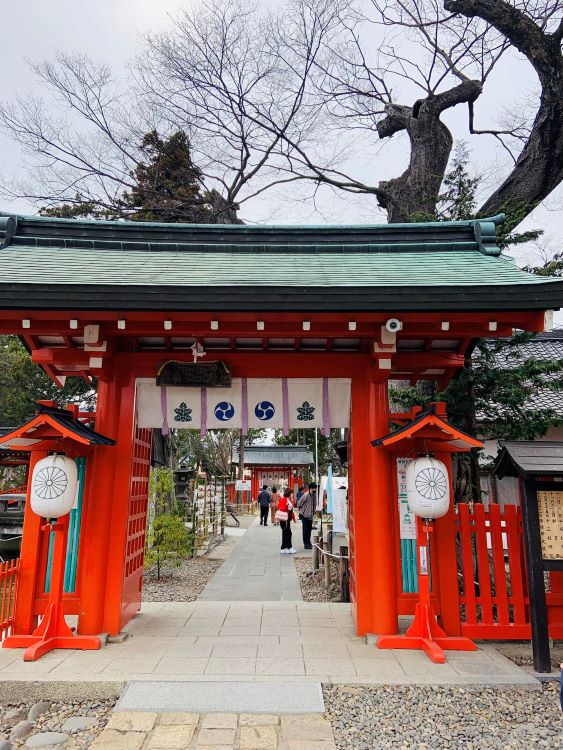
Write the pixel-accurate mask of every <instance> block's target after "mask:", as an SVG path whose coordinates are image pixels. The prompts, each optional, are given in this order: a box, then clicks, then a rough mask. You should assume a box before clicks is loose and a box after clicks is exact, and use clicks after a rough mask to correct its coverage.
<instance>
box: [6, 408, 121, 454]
mask: <svg viewBox="0 0 563 750" xmlns="http://www.w3.org/2000/svg"><path fill="white" fill-rule="evenodd" d="M37 407H38V408H37V412H36V414H35V416H34V417H33V418H32V419H30V420H28V421H27V422H25V423H24V424H23V425H21V426H20V427H16V428H15V429H13V430H11V431H10V432H7V433H5V434H3V435H0V446H2V447H5V448H8V449H10V450H18V451H22V450H32V449H33V448H34V447H35V448H37V447H39V444H41V447H42V448H43V447H45V448H46V449H49V447H55V445H56V444H57V443H58V442H60V441H61V439H67V440H71V441H73V442H76V443H80V444H82V445H115V440H112V439H111V438H108V437H105V436H104V435H100V433H99V432H95V431H94V430H93V429H92V428H91V427H88V425H86V424H84V423H83V422H81V421H79V419H78V415H79V412H78V409H77V408H66V409H61V408H59V407H58V406H56V405H55V404H54V402H38V403H37Z"/></svg>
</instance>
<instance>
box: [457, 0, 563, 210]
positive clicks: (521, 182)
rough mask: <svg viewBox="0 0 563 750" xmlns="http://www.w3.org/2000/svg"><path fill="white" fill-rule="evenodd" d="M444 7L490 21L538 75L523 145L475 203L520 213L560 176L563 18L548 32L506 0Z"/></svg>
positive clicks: (467, 1)
mask: <svg viewBox="0 0 563 750" xmlns="http://www.w3.org/2000/svg"><path fill="white" fill-rule="evenodd" d="M444 8H445V9H446V10H448V11H450V12H453V13H459V14H461V15H463V16H466V17H467V18H472V17H474V16H477V17H479V18H482V19H483V20H484V21H486V22H487V23H489V24H491V25H492V26H494V27H495V28H496V29H498V31H500V32H501V34H504V35H505V36H506V38H507V39H508V40H509V41H510V43H511V44H512V45H513V46H514V47H515V48H516V49H517V50H518V51H519V52H521V53H522V54H523V55H525V56H526V58H527V59H528V61H529V62H530V63H531V65H532V66H533V67H534V70H535V71H536V73H537V75H538V78H539V80H540V84H541V88H542V92H541V98H540V106H539V109H538V113H537V115H536V119H535V121H534V124H533V126H532V130H531V133H530V136H529V138H528V140H527V142H526V145H525V146H524V149H523V150H522V153H521V154H520V156H519V157H518V159H517V161H516V164H515V165H514V169H513V170H512V172H511V173H510V175H509V176H508V177H507V178H506V180H505V181H504V182H503V183H502V185H501V186H500V187H499V188H498V189H497V190H495V192H494V193H493V194H492V195H491V196H490V197H489V198H488V199H487V200H486V201H485V203H484V204H483V205H482V206H481V208H480V209H479V213H480V214H481V215H491V214H494V213H498V212H499V211H501V210H503V209H505V208H508V209H510V208H518V209H524V210H523V211H522V210H521V211H520V218H523V217H524V216H525V215H526V214H528V213H530V211H532V210H533V209H534V207H535V206H536V205H537V204H538V203H539V202H540V201H542V200H543V199H544V198H547V196H548V195H549V194H550V193H551V192H552V191H553V190H554V189H555V188H556V187H557V186H558V185H559V184H560V182H561V181H562V180H563V127H562V126H563V123H562V117H563V60H562V57H561V39H562V37H563V21H562V22H560V24H559V27H558V28H557V30H556V31H555V32H554V33H552V34H550V33H547V32H546V31H544V30H543V29H542V28H540V26H538V24H536V23H535V22H534V20H532V18H530V17H529V16H528V15H526V13H525V12H523V10H521V9H519V8H516V7H514V6H513V5H511V4H510V3H509V2H505V0H444Z"/></svg>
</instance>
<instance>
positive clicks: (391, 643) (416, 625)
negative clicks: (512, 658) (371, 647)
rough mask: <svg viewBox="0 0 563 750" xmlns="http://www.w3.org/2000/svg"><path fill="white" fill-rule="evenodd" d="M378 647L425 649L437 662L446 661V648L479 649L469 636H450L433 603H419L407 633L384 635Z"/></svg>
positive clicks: (455, 649) (379, 640)
mask: <svg viewBox="0 0 563 750" xmlns="http://www.w3.org/2000/svg"><path fill="white" fill-rule="evenodd" d="M377 648H404V649H416V650H419V651H424V653H425V654H426V655H427V656H428V658H429V659H430V660H431V661H433V662H434V663H436V664H443V663H444V662H445V661H446V656H445V654H444V650H449V651H477V646H476V645H475V644H474V643H473V641H472V640H470V639H469V638H463V637H448V636H447V635H446V634H445V633H444V631H443V630H442V628H441V627H440V626H439V625H438V623H437V622H436V616H435V615H434V610H433V607H432V605H431V604H422V603H419V604H417V605H416V609H415V612H414V621H413V624H412V625H411V626H410V628H409V629H408V630H407V632H406V633H405V635H384V636H381V638H378V640H377Z"/></svg>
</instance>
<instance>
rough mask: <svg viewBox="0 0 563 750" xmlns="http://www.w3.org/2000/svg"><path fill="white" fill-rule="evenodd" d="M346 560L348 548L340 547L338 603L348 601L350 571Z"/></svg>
mask: <svg viewBox="0 0 563 750" xmlns="http://www.w3.org/2000/svg"><path fill="white" fill-rule="evenodd" d="M349 562H350V561H349V560H348V547H340V564H339V568H340V570H339V580H340V601H341V602H349V601H350V570H349Z"/></svg>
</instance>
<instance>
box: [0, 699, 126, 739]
mask: <svg viewBox="0 0 563 750" xmlns="http://www.w3.org/2000/svg"><path fill="white" fill-rule="evenodd" d="M114 705H115V701H113V700H98V701H75V702H72V703H61V702H50V701H47V702H43V701H40V702H38V703H28V704H25V703H0V746H1V747H6V748H8V747H10V748H13V750H16V748H20V747H25V743H26V741H27V738H28V737H30V736H32V735H36V734H39V733H44V732H63V733H64V734H66V735H68V739H67V740H66V742H64V743H62V744H58V745H56V747H58V748H64V750H78V749H79V748H86V747H89V746H90V744H91V742H92V741H93V740H94V738H95V737H97V736H98V734H100V732H101V731H102V729H103V728H104V727H105V725H106V724H107V722H108V720H109V717H110V714H111V712H112V709H113V707H114ZM31 710H33V711H34V712H35V714H37V713H39V715H38V716H37V718H34V714H31V715H30V711H31ZM41 711H43V713H41ZM68 719H73V722H74V725H75V726H78V727H79V726H80V725H81V724H82V725H87V724H88V725H90V726H83V728H77V729H72V728H71V727H70V726H69V725H67V726H66V727H65V726H64V725H65V722H66V721H67V720H68ZM91 719H94V720H95V721H94V722H92V721H91ZM71 724H72V722H71ZM3 743H5V744H3Z"/></svg>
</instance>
